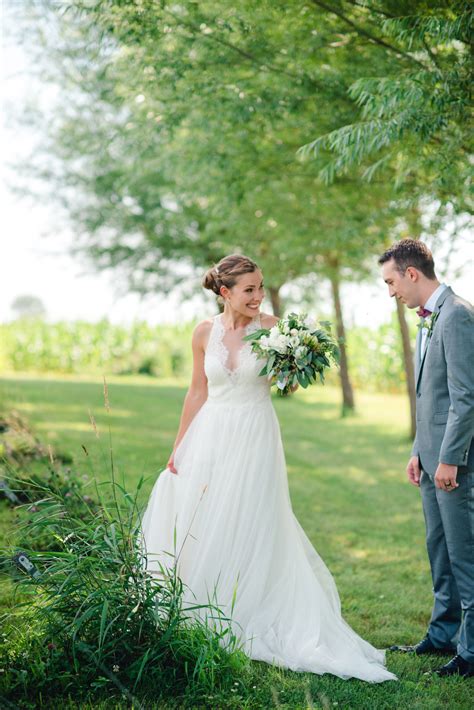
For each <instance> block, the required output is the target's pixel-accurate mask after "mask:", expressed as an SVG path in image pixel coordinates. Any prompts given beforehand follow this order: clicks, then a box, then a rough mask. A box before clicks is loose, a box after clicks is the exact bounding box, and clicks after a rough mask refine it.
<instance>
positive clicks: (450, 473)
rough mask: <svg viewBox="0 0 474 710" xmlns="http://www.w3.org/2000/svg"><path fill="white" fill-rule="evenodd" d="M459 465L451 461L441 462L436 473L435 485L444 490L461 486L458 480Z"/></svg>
mask: <svg viewBox="0 0 474 710" xmlns="http://www.w3.org/2000/svg"><path fill="white" fill-rule="evenodd" d="M457 475H458V467H457V466H453V465H452V464H449V463H440V464H438V468H437V469H436V473H435V485H436V487H437V488H441V490H442V491H448V493H449V491H454V489H455V488H457V487H458V486H459V483H458V482H457V481H456V476H457Z"/></svg>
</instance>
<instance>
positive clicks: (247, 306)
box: [222, 269, 265, 318]
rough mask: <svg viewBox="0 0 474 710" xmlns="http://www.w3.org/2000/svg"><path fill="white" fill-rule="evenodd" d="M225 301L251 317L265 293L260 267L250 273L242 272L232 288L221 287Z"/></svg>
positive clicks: (257, 309)
mask: <svg viewBox="0 0 474 710" xmlns="http://www.w3.org/2000/svg"><path fill="white" fill-rule="evenodd" d="M222 295H223V297H224V299H225V300H226V302H227V303H228V304H229V305H230V306H231V308H233V309H234V310H235V311H237V312H238V313H241V314H242V315H244V316H248V317H250V318H253V317H254V316H255V315H256V314H257V313H258V312H259V310H260V306H261V304H262V301H263V297H264V295H265V289H264V286H263V276H262V272H261V271H260V269H257V271H253V272H252V273H251V274H242V276H239V277H238V279H237V283H236V284H235V285H234V286H232V288H225V286H223V287H222Z"/></svg>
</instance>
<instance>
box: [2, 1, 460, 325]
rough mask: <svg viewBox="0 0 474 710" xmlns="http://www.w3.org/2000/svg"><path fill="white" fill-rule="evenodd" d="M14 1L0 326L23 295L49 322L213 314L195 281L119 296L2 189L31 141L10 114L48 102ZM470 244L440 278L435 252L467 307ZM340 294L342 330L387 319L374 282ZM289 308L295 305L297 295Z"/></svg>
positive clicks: (55, 228) (60, 234)
mask: <svg viewBox="0 0 474 710" xmlns="http://www.w3.org/2000/svg"><path fill="white" fill-rule="evenodd" d="M18 2H21V0H2V6H1V7H2V20H3V21H2V48H1V99H0V100H1V109H2V110H1V114H2V125H1V134H0V155H1V156H2V163H1V173H0V215H1V217H0V219H1V222H0V227H1V232H0V323H1V322H6V321H9V320H11V319H12V318H13V317H14V312H13V311H12V309H11V304H12V302H13V301H14V300H15V298H16V297H17V296H20V295H26V294H28V295H34V296H37V297H38V298H40V299H41V301H42V302H43V304H44V306H45V308H46V314H47V319H48V320H49V321H51V322H53V321H57V320H76V319H83V320H87V321H97V320H100V319H101V318H103V317H107V318H109V320H111V321H112V322H114V323H122V324H129V323H131V322H133V321H134V320H146V321H147V322H149V323H150V324H152V325H155V324H158V323H170V322H175V321H177V320H179V321H181V322H182V321H186V320H191V319H196V318H201V317H202V318H204V317H207V316H209V315H211V314H213V313H214V312H215V302H214V299H213V297H212V295H211V294H202V289H201V288H200V285H199V279H196V287H195V290H196V296H195V297H194V298H191V299H189V298H188V299H187V300H186V301H185V302H184V303H182V302H181V301H180V297H179V293H176V294H173V295H171V296H170V297H168V298H165V297H164V296H160V295H157V294H154V295H150V296H148V297H146V298H145V299H141V298H140V297H139V296H138V295H137V294H131V293H127V292H126V287H125V286H124V285H123V284H122V283H119V282H118V279H117V275H116V274H114V273H113V272H105V273H104V272H103V273H100V274H97V273H93V272H92V271H91V268H90V266H88V265H86V264H85V263H84V262H81V261H80V260H78V258H77V257H74V258H73V257H72V256H71V255H70V253H69V252H70V249H71V246H72V245H73V244H74V233H73V229H72V228H66V227H65V225H64V223H63V222H61V221H60V220H59V219H58V217H57V213H56V207H55V205H54V204H52V203H48V202H47V201H46V202H43V203H41V204H40V203H39V202H35V201H32V200H31V199H30V198H26V197H18V196H16V195H15V194H13V192H12V191H11V189H10V186H11V184H12V183H14V182H15V169H14V167H11V166H12V164H15V163H16V164H18V163H19V162H22V161H23V160H25V159H26V157H25V156H27V154H28V151H29V150H31V148H32V147H33V146H34V145H35V140H38V136H36V135H34V134H32V133H31V129H26V128H24V127H22V128H20V127H18V125H16V124H14V122H13V120H12V118H11V115H12V109H13V111H18V110H21V107H22V105H23V104H24V103H25V101H26V100H27V98H31V96H32V95H36V96H37V99H38V100H39V102H40V103H44V102H45V101H46V102H47V101H48V100H49V96H48V89H47V87H45V86H44V85H42V84H41V83H40V82H39V81H38V80H37V79H34V78H33V77H32V74H31V65H30V61H31V60H30V59H29V57H28V56H27V55H26V54H25V52H24V51H23V50H22V49H21V47H19V46H18V45H15V44H14V40H13V39H12V38H11V36H9V34H8V23H9V22H11V17H10V15H11V14H12V13H11V12H9V10H11V8H12V6H13V5H14V4H15V3H16V4H18ZM428 244H429V240H428ZM472 246H473V244H472V239H471V241H470V242H469V239H468V235H467V233H466V239H465V241H464V248H463V249H462V250H461V251H460V252H459V253H457V254H455V255H453V256H452V257H451V261H450V264H449V268H448V269H447V272H446V273H443V272H444V269H443V263H444V262H443V260H444V255H443V254H442V253H441V254H440V253H436V252H435V259H436V262H437V266H438V267H439V268H440V271H441V274H442V276H443V277H444V280H446V281H447V282H448V283H450V285H452V286H453V287H454V288H455V290H456V292H457V293H459V294H460V295H462V296H464V297H465V298H467V299H468V300H470V301H471V302H472V301H473V300H474V279H473V268H472V267H473V260H472ZM469 252H470V253H469ZM463 267H464V268H463ZM460 269H462V273H461V274H460V275H459V273H458V272H459V270H460ZM293 292H294V290H292V293H293ZM283 295H285V294H284V292H283ZM342 295H343V303H344V307H345V318H346V322H347V325H348V326H349V327H350V326H352V325H372V326H374V327H376V326H378V325H379V324H380V323H382V322H386V321H388V320H390V318H391V316H392V313H393V311H394V309H395V304H394V303H393V301H392V302H391V301H390V300H389V298H388V295H387V291H386V287H385V285H384V284H383V282H382V281H381V280H379V281H378V282H376V283H373V284H364V285H358V284H346V285H345V286H344V287H343V292H342ZM318 297H319V298H321V304H320V308H319V304H317V305H316V307H315V311H316V312H315V315H318V311H319V310H321V311H323V312H325V313H327V312H328V308H330V306H329V304H330V294H329V289H328V286H327V284H322V286H321V288H318ZM292 306H293V308H297V307H298V302H297V295H296V297H295V301H294V303H292ZM264 310H268V311H270V312H271V308H270V305H269V304H268V303H265V304H264Z"/></svg>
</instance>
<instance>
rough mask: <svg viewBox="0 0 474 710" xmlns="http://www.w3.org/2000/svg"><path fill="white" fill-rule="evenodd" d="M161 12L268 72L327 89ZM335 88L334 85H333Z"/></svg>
mask: <svg viewBox="0 0 474 710" xmlns="http://www.w3.org/2000/svg"><path fill="white" fill-rule="evenodd" d="M163 12H165V13H166V14H168V15H171V16H172V17H173V19H174V20H175V21H176V22H177V24H179V25H182V26H183V27H185V28H186V29H188V30H191V31H192V32H193V33H195V35H199V36H200V37H202V38H203V39H207V40H210V41H213V42H217V43H218V44H221V45H222V46H224V47H227V48H228V49H231V50H232V51H234V52H237V54H240V56H241V57H244V59H246V60H247V61H249V62H252V63H253V64H258V66H260V67H265V69H267V70H268V71H269V72H272V73H274V74H281V75H283V76H287V77H288V78H290V79H296V80H297V81H299V82H306V83H310V84H312V85H313V86H315V87H316V88H317V89H319V90H320V91H324V92H326V91H327V85H325V84H321V83H319V82H318V81H315V79H312V78H311V77H309V76H308V75H307V74H294V73H293V72H290V71H288V70H286V69H282V68H280V67H277V66H275V65H273V64H270V63H269V62H266V61H264V60H260V59H259V58H258V57H256V56H255V55H253V54H251V53H250V52H248V51H247V50H245V49H242V48H241V47H238V46H237V45H235V44H232V42H229V41H228V40H225V39H223V38H222V37H219V36H218V35H216V34H215V32H212V34H204V33H203V32H202V31H201V29H200V28H199V27H198V26H197V25H194V24H193V23H191V22H186V21H185V20H183V19H182V18H181V17H179V16H178V15H176V14H175V13H174V12H171V10H167V9H164V10H163ZM333 88H335V87H333ZM336 93H337V95H338V96H339V97H340V98H344V99H346V100H347V96H346V92H345V91H339V90H336Z"/></svg>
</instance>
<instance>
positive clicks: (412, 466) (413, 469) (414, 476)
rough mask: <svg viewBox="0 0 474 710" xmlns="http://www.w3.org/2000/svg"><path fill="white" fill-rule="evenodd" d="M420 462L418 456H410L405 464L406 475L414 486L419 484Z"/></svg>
mask: <svg viewBox="0 0 474 710" xmlns="http://www.w3.org/2000/svg"><path fill="white" fill-rule="evenodd" d="M420 475H421V474H420V462H419V460H418V456H412V457H411V459H410V460H409V462H408V465H407V476H408V480H409V481H410V483H412V484H413V485H414V486H419V485H420Z"/></svg>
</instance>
